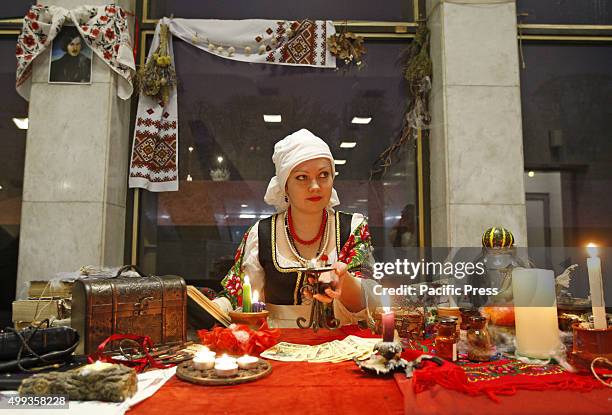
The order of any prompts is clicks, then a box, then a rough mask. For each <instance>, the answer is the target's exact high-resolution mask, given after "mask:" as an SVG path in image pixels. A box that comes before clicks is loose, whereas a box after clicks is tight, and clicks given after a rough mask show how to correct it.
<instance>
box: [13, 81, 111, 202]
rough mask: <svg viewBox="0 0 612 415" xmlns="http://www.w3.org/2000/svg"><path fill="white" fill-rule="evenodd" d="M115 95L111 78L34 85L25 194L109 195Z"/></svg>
mask: <svg viewBox="0 0 612 415" xmlns="http://www.w3.org/2000/svg"><path fill="white" fill-rule="evenodd" d="M109 95H110V94H109V86H108V85H107V84H93V85H90V86H81V85H61V86H59V88H56V85H47V84H35V85H33V86H32V100H31V102H30V108H29V118H30V126H29V130H28V138H27V140H28V144H27V148H26V161H25V171H24V186H23V198H24V200H26V201H90V202H94V201H95V202H102V201H103V198H104V186H105V174H106V159H105V155H106V153H107V151H108V150H107V146H108V119H107V117H106V111H107V109H108V107H109V105H108V100H109Z"/></svg>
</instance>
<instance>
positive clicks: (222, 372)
mask: <svg viewBox="0 0 612 415" xmlns="http://www.w3.org/2000/svg"><path fill="white" fill-rule="evenodd" d="M215 373H216V374H217V376H219V377H222V378H229V377H232V376H236V375H237V374H238V364H237V363H236V359H234V358H233V357H229V356H227V355H225V354H224V355H223V356H221V357H220V358H218V359H216V360H215Z"/></svg>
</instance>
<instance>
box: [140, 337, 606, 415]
mask: <svg viewBox="0 0 612 415" xmlns="http://www.w3.org/2000/svg"><path fill="white" fill-rule="evenodd" d="M347 334H362V333H355V330H352V329H351V328H342V329H340V330H337V331H327V330H320V331H319V332H317V333H313V332H312V331H310V330H300V329H283V330H282V333H281V338H280V341H286V342H293V343H302V344H320V343H325V342H327V341H331V340H335V339H342V338H344V337H345V336H346V335H347ZM271 363H272V373H271V374H270V375H269V376H268V377H266V378H263V379H260V380H258V381H255V382H252V383H246V384H242V385H235V386H201V385H195V384H191V383H188V382H184V381H181V380H179V379H177V378H176V377H175V378H172V379H171V380H169V381H168V382H167V383H166V384H165V385H164V386H163V387H162V388H161V389H160V390H159V391H158V392H157V393H156V394H155V395H153V396H152V397H151V398H149V399H147V400H145V401H144V402H141V403H140V404H138V405H136V406H135V407H134V408H132V409H131V410H130V411H129V415H140V414H142V415H156V414H163V415H174V414H188V413H193V414H196V413H206V414H207V415H208V414H210V415H214V414H240V415H248V414H257V415H262V414H268V413H290V414H294V413H308V414H311V415H316V414H326V415H329V414H330V413H336V414H368V415H379V414H380V415H382V414H402V413H411V414H412V413H414V414H449V413H452V414H478V415H482V414H488V413H496V414H519V413H520V414H535V413H537V414H581V415H584V414H612V390H610V388H606V389H598V390H594V391H591V392H589V393H580V392H569V391H546V392H532V391H518V392H517V394H516V395H514V396H507V397H501V403H495V402H492V401H491V400H490V399H488V398H487V397H484V396H480V397H471V396H466V395H463V394H461V393H459V392H455V391H451V390H446V389H443V388H441V387H439V386H436V387H434V388H432V389H430V390H428V391H425V392H423V393H420V394H418V395H415V394H414V393H413V392H412V388H411V387H405V386H410V385H409V384H408V385H405V384H404V385H402V388H401V389H400V387H398V383H397V382H398V381H399V382H407V383H409V382H411V380H409V379H405V380H402V379H400V380H398V381H396V380H395V379H394V378H392V377H389V378H377V377H372V376H368V375H366V374H364V373H362V372H361V371H360V370H359V369H358V368H357V366H356V365H355V364H354V363H353V362H344V363H335V364H333V363H306V362H276V361H272V362H271ZM402 391H403V393H404V394H405V395H403V394H402ZM404 408H406V410H405V412H404Z"/></svg>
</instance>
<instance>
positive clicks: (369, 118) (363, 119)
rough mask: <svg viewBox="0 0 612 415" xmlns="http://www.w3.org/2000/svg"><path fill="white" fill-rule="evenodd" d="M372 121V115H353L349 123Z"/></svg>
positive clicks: (367, 122)
mask: <svg viewBox="0 0 612 415" xmlns="http://www.w3.org/2000/svg"><path fill="white" fill-rule="evenodd" d="M370 121H372V117H353V119H352V120H351V123H353V124H369V123H370Z"/></svg>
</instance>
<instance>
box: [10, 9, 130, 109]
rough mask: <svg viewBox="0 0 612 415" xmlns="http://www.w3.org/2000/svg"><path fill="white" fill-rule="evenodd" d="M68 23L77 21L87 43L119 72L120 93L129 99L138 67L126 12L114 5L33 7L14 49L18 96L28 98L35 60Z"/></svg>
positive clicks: (25, 17) (77, 25)
mask: <svg viewBox="0 0 612 415" xmlns="http://www.w3.org/2000/svg"><path fill="white" fill-rule="evenodd" d="M65 23H72V24H74V25H75V26H76V27H77V29H78V31H79V33H80V34H81V36H82V37H83V39H84V40H85V43H86V44H87V46H89V47H90V48H91V49H92V50H93V51H94V52H95V53H96V55H98V56H99V57H100V59H102V60H103V61H104V63H106V64H107V65H108V66H110V67H111V69H112V70H113V71H115V72H117V73H118V74H119V78H118V79H119V82H118V90H117V95H118V96H119V97H120V98H122V99H129V98H130V97H131V96H132V92H133V87H132V77H133V75H134V72H135V70H136V65H135V63H134V54H133V52H132V41H131V38H130V32H129V30H128V25H127V21H126V13H125V11H124V10H123V9H122V8H121V7H119V6H115V5H112V4H111V5H107V6H81V7H78V8H76V9H73V10H67V9H65V8H63V7H56V6H43V5H40V4H37V5H34V6H32V7H31V8H30V10H29V11H28V13H27V14H26V15H25V16H24V18H23V28H22V29H21V34H20V35H19V38H18V39H17V47H16V50H15V55H16V57H17V80H16V87H17V92H18V93H19V95H21V96H22V97H23V98H25V99H26V100H29V98H30V89H31V81H32V62H33V61H34V59H36V57H38V56H39V55H40V54H41V53H42V52H43V51H45V50H46V49H47V47H48V46H49V45H51V42H52V41H53V39H54V38H55V37H56V36H57V34H58V33H59V31H60V30H61V28H62V26H63V25H64V24H65Z"/></svg>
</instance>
